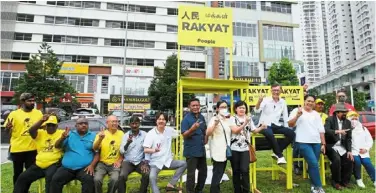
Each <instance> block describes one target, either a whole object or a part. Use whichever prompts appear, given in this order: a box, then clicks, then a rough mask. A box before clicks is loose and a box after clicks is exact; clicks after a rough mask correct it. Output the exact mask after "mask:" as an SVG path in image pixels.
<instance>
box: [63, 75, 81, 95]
mask: <svg viewBox="0 0 376 193" xmlns="http://www.w3.org/2000/svg"><path fill="white" fill-rule="evenodd" d="M65 80H67V81H68V82H69V84H70V85H72V87H73V88H74V89H76V91H77V92H79V93H83V92H85V76H75V75H65Z"/></svg>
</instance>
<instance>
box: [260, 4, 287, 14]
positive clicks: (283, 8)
mask: <svg viewBox="0 0 376 193" xmlns="http://www.w3.org/2000/svg"><path fill="white" fill-rule="evenodd" d="M261 10H262V11H270V12H277V13H286V14H291V4H289V3H285V2H265V1H261Z"/></svg>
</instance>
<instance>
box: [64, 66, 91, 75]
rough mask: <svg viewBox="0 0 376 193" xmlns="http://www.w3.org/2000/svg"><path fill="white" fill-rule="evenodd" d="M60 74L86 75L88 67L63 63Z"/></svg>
mask: <svg viewBox="0 0 376 193" xmlns="http://www.w3.org/2000/svg"><path fill="white" fill-rule="evenodd" d="M60 73H61V74H88V73H89V66H88V65H83V64H73V63H63V66H62V67H61V69H60Z"/></svg>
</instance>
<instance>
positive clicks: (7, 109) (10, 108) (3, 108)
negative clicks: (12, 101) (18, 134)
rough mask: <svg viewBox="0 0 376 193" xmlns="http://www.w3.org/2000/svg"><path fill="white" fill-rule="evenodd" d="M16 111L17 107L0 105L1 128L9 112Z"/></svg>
mask: <svg viewBox="0 0 376 193" xmlns="http://www.w3.org/2000/svg"><path fill="white" fill-rule="evenodd" d="M16 109H17V105H1V115H0V116H1V127H3V126H4V123H5V120H7V118H8V115H9V114H10V112H12V111H14V110H16Z"/></svg>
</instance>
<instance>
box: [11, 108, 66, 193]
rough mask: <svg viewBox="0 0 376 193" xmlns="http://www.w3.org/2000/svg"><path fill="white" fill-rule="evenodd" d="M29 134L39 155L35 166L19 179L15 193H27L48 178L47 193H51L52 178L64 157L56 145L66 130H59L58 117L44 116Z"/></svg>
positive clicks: (32, 127)
mask: <svg viewBox="0 0 376 193" xmlns="http://www.w3.org/2000/svg"><path fill="white" fill-rule="evenodd" d="M42 128H43V129H42ZM44 128H45V129H44ZM29 133H30V136H31V138H32V139H33V140H34V142H35V144H36V147H37V151H38V154H37V157H36V162H35V164H33V165H31V166H30V167H29V168H28V169H27V170H26V171H25V172H23V173H22V174H21V175H20V176H19V177H18V179H17V182H16V185H15V187H14V193H27V192H28V191H29V188H30V185H31V184H32V183H33V182H34V181H36V180H38V179H40V178H43V177H45V178H46V193H49V192H50V191H49V188H50V182H51V179H52V176H53V175H54V174H55V172H56V170H57V168H58V167H59V165H60V163H59V162H60V159H61V157H62V156H63V152H62V150H61V149H56V148H55V147H54V145H55V142H56V141H57V140H58V139H59V138H60V137H61V135H62V134H63V133H64V130H57V118H56V116H50V115H44V116H43V117H42V119H40V120H39V121H37V122H36V123H35V124H34V125H33V126H31V127H30V129H29Z"/></svg>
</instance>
